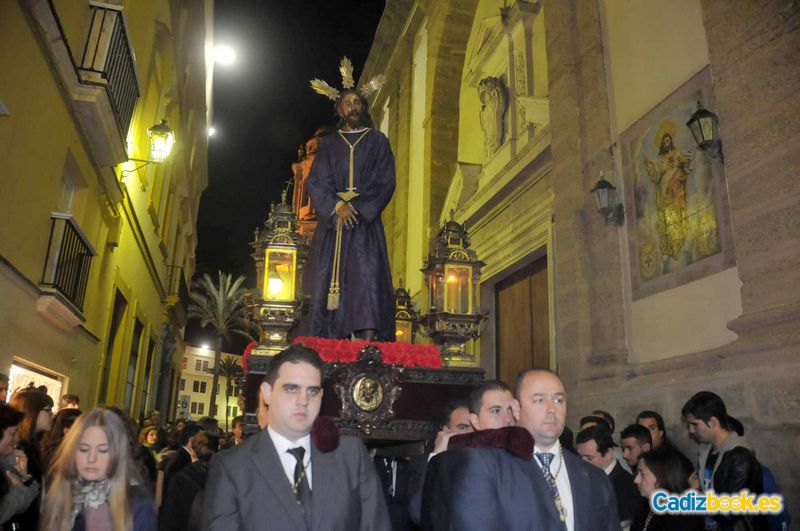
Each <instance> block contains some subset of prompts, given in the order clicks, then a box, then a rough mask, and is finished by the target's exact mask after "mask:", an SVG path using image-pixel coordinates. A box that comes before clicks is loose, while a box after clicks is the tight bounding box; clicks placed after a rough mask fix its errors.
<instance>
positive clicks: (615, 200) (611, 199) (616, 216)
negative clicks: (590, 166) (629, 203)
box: [592, 171, 625, 226]
mask: <svg viewBox="0 0 800 531" xmlns="http://www.w3.org/2000/svg"><path fill="white" fill-rule="evenodd" d="M592 193H593V194H594V199H595V201H596V202H597V212H598V214H600V215H601V216H603V219H604V220H605V222H606V225H608V224H609V223H611V224H613V225H616V226H620V225H622V222H623V221H624V220H625V211H624V210H623V208H622V203H621V202H620V200H619V196H618V195H617V188H616V187H615V186H614V185H613V184H611V183H610V182H608V181H606V180H605V178H603V172H602V171H601V172H600V180H599V181H597V184H595V185H594V188H592Z"/></svg>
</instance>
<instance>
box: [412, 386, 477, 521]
mask: <svg viewBox="0 0 800 531" xmlns="http://www.w3.org/2000/svg"><path fill="white" fill-rule="evenodd" d="M442 420H443V422H442V429H441V430H440V431H439V433H437V434H436V440H435V441H434V445H433V451H431V452H425V453H424V454H422V455H418V456H417V457H415V458H414V459H412V460H411V463H410V464H409V474H408V514H409V516H410V517H411V521H412V522H413V523H415V524H417V525H419V524H421V522H422V489H423V486H424V484H425V476H426V474H427V471H428V462H429V461H430V460H431V459H433V458H434V457H435V456H436V455H438V454H441V453H443V452H445V451H446V450H447V445H448V443H449V442H450V437H452V436H454V435H459V434H462V433H470V432H472V424H470V421H469V402H468V401H467V400H458V399H457V400H451V401H449V402H448V403H447V404H446V405H445V409H444V415H443V419H442Z"/></svg>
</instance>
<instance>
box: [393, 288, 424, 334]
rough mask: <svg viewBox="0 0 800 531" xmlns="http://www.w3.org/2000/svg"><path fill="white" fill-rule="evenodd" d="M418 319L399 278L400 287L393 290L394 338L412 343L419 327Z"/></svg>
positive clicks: (409, 296) (409, 297) (409, 295)
mask: <svg viewBox="0 0 800 531" xmlns="http://www.w3.org/2000/svg"><path fill="white" fill-rule="evenodd" d="M418 319H419V315H418V314H417V311H416V310H415V309H414V305H413V303H412V302H411V294H410V293H408V290H407V289H405V288H404V287H403V281H402V279H401V280H400V287H399V288H397V289H396V290H394V321H395V330H394V336H395V340H396V341H402V342H404V343H414V341H415V340H416V338H417V329H418V328H419V323H418V322H417V321H418Z"/></svg>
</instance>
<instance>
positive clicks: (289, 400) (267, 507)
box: [203, 345, 391, 531]
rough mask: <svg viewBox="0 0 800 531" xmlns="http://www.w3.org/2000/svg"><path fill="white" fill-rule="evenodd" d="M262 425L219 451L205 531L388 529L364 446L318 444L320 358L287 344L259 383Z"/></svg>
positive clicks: (351, 441) (347, 440)
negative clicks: (263, 414)
mask: <svg viewBox="0 0 800 531" xmlns="http://www.w3.org/2000/svg"><path fill="white" fill-rule="evenodd" d="M261 394H262V397H263V400H264V402H266V403H267V404H268V405H269V411H268V424H267V428H266V429H264V430H262V431H261V432H260V433H258V434H256V435H254V436H252V437H249V438H248V439H246V440H245V441H244V442H243V443H242V444H240V445H238V446H236V447H234V448H231V449H230V450H226V451H224V452H222V453H220V454H217V455H216V456H215V458H214V459H213V460H212V462H211V470H210V472H209V479H208V486H207V490H208V492H207V494H206V496H205V500H206V505H205V512H204V522H203V525H204V529H208V530H213V531H223V530H225V531H227V530H230V531H233V530H262V529H267V530H270V529H275V530H280V531H308V530H314V531H322V530H325V531H329V530H341V531H350V530H364V531H366V530H373V529H374V530H380V531H389V530H390V529H391V524H390V522H389V516H388V512H387V509H386V503H385V501H384V499H383V495H382V493H381V488H380V482H379V480H378V476H377V474H376V472H375V469H374V467H373V464H372V461H371V460H370V458H369V455H368V453H367V450H366V448H365V447H364V444H363V443H362V441H361V440H360V439H358V438H354V437H341V438H340V439H339V440H338V445H336V444H329V443H325V444H324V445H323V444H322V443H321V442H320V443H319V444H317V443H318V441H320V440H321V438H320V439H317V438H314V437H312V436H311V428H312V426H313V424H314V421H315V420H316V418H317V416H318V415H319V410H320V406H321V404H322V361H321V360H320V359H319V356H318V355H317V353H316V352H314V351H313V350H311V349H308V348H306V347H303V346H300V345H292V346H291V347H289V348H287V349H286V350H284V351H283V352H281V353H280V354H278V355H277V356H275V357H274V358H273V359H272V361H271V363H270V366H269V369H268V370H267V374H266V376H265V378H264V383H262V384H261Z"/></svg>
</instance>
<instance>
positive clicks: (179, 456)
mask: <svg viewBox="0 0 800 531" xmlns="http://www.w3.org/2000/svg"><path fill="white" fill-rule="evenodd" d="M201 431H203V429H202V428H201V427H200V426H199V425H198V424H196V423H194V422H192V423H190V424H187V425H186V426H184V428H183V429H182V430H181V434H180V437H179V439H178V442H179V444H180V447H179V448H178V450H177V451H176V452H175V453H174V454H173V455H172V457H170V458H169V461H167V464H166V466H165V467H164V487H163V489H162V492H163V495H162V497H161V499H162V500H166V499H167V491H168V489H169V485H170V483H171V481H172V478H174V477H175V476H176V475H177V474H178V472H180V471H181V470H183V469H184V468H186V467H187V466H189V465H191V464H192V463H194V462H195V460H196V459H197V456H196V455H195V453H194V449H193V448H192V440H193V438H194V436H195V435H197V434H198V433H200V432H201Z"/></svg>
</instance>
